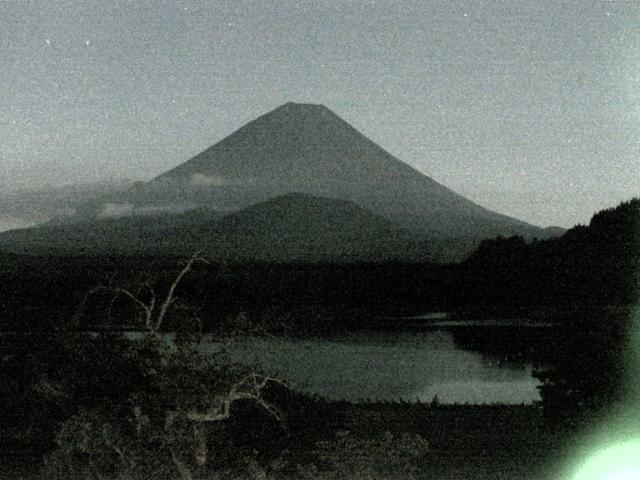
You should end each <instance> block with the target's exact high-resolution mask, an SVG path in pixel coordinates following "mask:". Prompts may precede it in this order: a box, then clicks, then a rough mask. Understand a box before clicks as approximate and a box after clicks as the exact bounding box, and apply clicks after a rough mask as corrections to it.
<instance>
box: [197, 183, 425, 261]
mask: <svg viewBox="0 0 640 480" xmlns="http://www.w3.org/2000/svg"><path fill="white" fill-rule="evenodd" d="M203 228H205V229H206V228H209V229H210V234H209V239H210V241H209V247H208V253H209V255H210V256H212V257H213V258H217V257H218V258H222V259H226V260H234V261H269V262H352V261H385V260H405V261H409V260H411V261H418V260H422V261H424V260H425V259H426V258H427V251H426V249H425V248H424V245H423V244H422V243H421V241H420V240H421V238H420V237H419V236H416V235H415V234H414V233H413V232H410V231H408V230H406V229H403V228H401V227H399V226H397V225H395V224H394V223H393V222H391V221H389V220H387V219H386V218H383V217H381V216H379V215H375V214H372V213H370V212H368V211H366V210H364V209H362V208H361V207H359V206H358V205H356V204H355V203H353V202H348V201H344V200H336V199H330V198H321V197H314V196H310V195H306V194H299V193H294V194H287V195H283V196H280V197H276V198H273V199H270V200H267V201H265V202H261V203H258V204H256V205H253V206H250V207H248V208H246V209H244V210H241V211H239V212H236V213H233V214H231V215H228V216H226V217H224V218H223V219H221V220H219V221H218V222H216V223H215V225H212V226H208V227H203ZM202 236H204V235H202Z"/></svg>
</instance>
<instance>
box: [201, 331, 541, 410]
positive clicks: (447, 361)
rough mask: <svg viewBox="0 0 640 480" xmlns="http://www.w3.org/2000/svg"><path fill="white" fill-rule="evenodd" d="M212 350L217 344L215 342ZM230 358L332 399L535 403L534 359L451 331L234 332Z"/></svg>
mask: <svg viewBox="0 0 640 480" xmlns="http://www.w3.org/2000/svg"><path fill="white" fill-rule="evenodd" d="M208 348H214V347H213V345H210V346H209V347H208ZM227 349H228V353H229V355H230V357H231V359H232V360H234V361H237V362H239V363H242V364H246V365H253V366H256V367H258V368H260V369H263V370H265V371H266V372H268V373H271V374H274V375H279V376H280V377H282V378H284V379H286V380H287V381H289V382H290V383H291V384H292V385H293V386H295V387H298V388H300V389H302V390H304V391H307V392H309V393H313V394H319V395H322V396H325V397H327V398H330V399H345V400H351V401H361V400H366V399H371V400H384V401H394V400H395V401H397V400H407V401H416V400H418V401H422V402H429V401H431V400H432V399H433V398H434V396H436V395H437V397H438V400H439V401H440V402H441V403H511V404H513V403H531V402H533V401H537V400H539V399H540V397H539V394H538V390H537V388H536V387H537V385H538V384H539V382H538V381H537V380H536V379H534V378H533V377H532V376H531V370H532V367H531V365H528V364H525V363H522V364H515V362H513V361H510V362H508V363H501V362H498V361H496V359H495V358H494V359H491V358H487V357H484V356H483V355H482V354H480V353H477V352H473V351H468V350H463V349H462V348H460V347H459V346H457V345H456V343H455V342H454V339H453V335H452V334H451V333H450V332H447V331H429V332H420V333H415V332H404V333H402V332H401V333H394V334H389V333H366V334H364V333H363V334H359V335H355V336H348V337H347V336H345V337H340V338H334V339H331V340H326V339H313V340H307V339H305V340H301V339H288V338H236V339H233V340H231V341H230V342H229V343H228V346H227Z"/></svg>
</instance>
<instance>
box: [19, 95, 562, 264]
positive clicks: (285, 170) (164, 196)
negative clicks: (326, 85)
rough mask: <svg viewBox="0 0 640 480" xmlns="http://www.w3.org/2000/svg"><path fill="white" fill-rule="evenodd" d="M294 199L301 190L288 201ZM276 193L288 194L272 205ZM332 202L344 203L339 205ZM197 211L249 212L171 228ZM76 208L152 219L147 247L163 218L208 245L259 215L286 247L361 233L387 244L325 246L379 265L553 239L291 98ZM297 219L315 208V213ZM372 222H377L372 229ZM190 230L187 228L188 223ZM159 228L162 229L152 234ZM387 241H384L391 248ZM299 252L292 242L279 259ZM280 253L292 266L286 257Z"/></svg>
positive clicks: (246, 227)
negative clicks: (157, 171) (178, 160)
mask: <svg viewBox="0 0 640 480" xmlns="http://www.w3.org/2000/svg"><path fill="white" fill-rule="evenodd" d="M293 192H297V194H296V195H293V196H291V195H290V194H292V193H293ZM276 197H281V198H280V199H279V200H278V201H277V202H270V200H271V199H275V198H276ZM318 199H320V200H318ZM332 199H333V200H335V201H336V202H335V203H332V202H331V200H332ZM345 202H346V203H345ZM256 204H260V205H261V206H260V208H258V209H257V210H255V209H254V208H252V206H255V205H256ZM320 206H321V208H320ZM346 206H349V207H348V208H347V207H346ZM194 207H203V208H205V209H208V210H209V211H215V212H219V213H220V214H223V215H224V214H229V213H232V212H239V211H241V210H246V211H245V212H244V213H242V214H239V215H237V216H231V217H230V218H231V219H234V218H235V219H236V220H237V222H236V223H234V222H233V221H232V220H227V221H225V222H222V223H220V224H216V227H215V228H211V224H210V223H209V220H210V219H209V218H208V217H206V216H205V217H203V218H202V219H198V218H196V217H197V215H195V216H194V215H190V216H188V217H185V218H187V219H188V221H186V223H185V222H182V223H184V225H182V224H181V226H180V227H179V228H175V229H174V228H172V227H171V222H173V221H174V220H175V219H176V218H182V217H178V216H175V215H173V216H172V215H171V213H172V212H173V213H175V212H182V211H184V210H186V209H192V208H194ZM285 207H286V208H285ZM303 207H304V208H303ZM332 209H337V211H342V212H343V213H344V212H349V214H348V215H347V214H344V215H341V216H340V215H338V216H333V217H332V218H334V220H332V222H329V221H328V220H327V219H328V218H330V217H331V214H330V213H329V212H330V211H331V210H332ZM272 210H273V211H272ZM78 211H79V214H78V217H79V218H84V219H85V220H86V219H90V222H89V223H91V222H92V221H94V222H97V223H96V224H95V225H96V227H95V228H98V231H101V229H103V228H108V230H109V231H110V232H111V231H112V230H113V229H114V228H116V227H118V228H119V225H120V223H122V222H120V223H118V222H116V224H117V225H116V224H114V225H115V226H113V225H111V224H109V226H108V227H105V226H104V225H103V224H102V223H101V221H102V220H108V219H118V218H121V217H127V216H135V215H144V214H148V213H149V212H152V213H153V214H154V215H155V216H156V217H155V218H156V219H155V220H154V219H151V220H149V221H147V222H146V223H144V225H143V226H142V224H141V226H140V227H139V228H138V226H137V225H138V223H139V222H138V223H135V222H134V223H133V224H132V225H136V227H135V228H134V229H133V230H135V232H137V233H136V235H138V237H139V240H140V241H141V242H142V243H141V245H143V246H144V245H145V241H146V240H148V242H147V243H146V244H147V245H150V243H149V242H151V243H153V242H154V240H153V238H156V237H157V232H156V230H157V229H156V230H153V229H154V228H155V227H154V226H153V225H154V224H155V223H154V222H157V221H161V222H164V223H162V229H166V232H169V231H171V232H173V233H167V234H166V235H164V234H163V235H164V236H165V237H166V238H171V239H179V238H182V237H181V235H182V236H187V237H188V236H192V237H193V240H194V241H197V242H198V243H199V242H201V241H204V240H205V239H206V238H212V237H216V238H221V237H220V236H219V234H221V232H223V231H224V232H226V233H225V234H224V238H226V239H228V240H229V241H226V243H225V244H226V245H228V246H229V249H232V248H231V245H232V243H233V242H236V241H238V242H240V243H243V242H241V241H240V240H238V239H239V238H240V237H237V236H234V234H233V232H231V227H232V226H233V225H236V227H237V229H240V230H242V231H245V232H252V233H251V235H250V237H251V238H253V237H256V234H255V232H254V231H253V229H252V227H251V225H250V223H251V221H250V220H251V219H253V221H254V223H256V225H262V227H264V228H263V230H260V229H258V230H256V231H260V232H263V233H264V235H267V233H268V234H269V235H271V237H269V238H272V237H273V238H275V237H277V236H278V235H281V236H287V238H289V240H291V241H290V242H289V243H292V242H294V240H295V241H298V240H299V241H300V242H307V243H308V245H315V244H314V243H313V242H315V240H317V239H325V240H326V241H327V242H330V243H333V244H334V245H335V244H336V242H338V243H339V242H340V239H348V241H347V240H345V242H347V243H350V244H354V242H355V240H354V239H357V238H366V239H371V238H373V237H380V240H381V242H377V241H376V242H373V243H372V242H371V241H370V240H367V242H368V243H367V242H365V243H367V245H368V247H367V248H364V247H363V248H361V249H359V250H358V253H357V255H356V247H354V248H353V249H351V250H349V251H348V252H351V253H348V252H347V251H346V250H345V251H344V252H343V250H344V249H342V250H340V248H337V247H336V248H333V249H332V250H327V251H326V252H330V251H331V252H334V251H335V252H338V251H340V252H343V253H345V252H346V253H345V255H346V256H347V257H349V258H352V257H353V255H352V254H354V255H356V256H358V257H363V256H366V257H367V258H373V257H375V255H370V254H372V253H373V252H382V251H384V252H386V253H385V254H384V255H380V258H398V257H397V255H394V254H393V251H392V250H393V249H397V250H399V251H400V250H407V248H409V247H407V245H413V246H416V245H419V248H418V250H419V254H418V255H417V257H421V258H430V259H433V260H440V261H451V260H459V259H461V258H463V257H464V256H466V255H467V254H468V253H470V252H471V251H472V250H473V249H474V248H475V247H476V246H477V245H478V244H479V243H480V241H482V240H483V239H486V238H492V237H496V236H498V235H503V236H510V235H522V236H524V237H528V238H531V237H538V238H545V237H549V236H552V235H551V234H550V232H547V231H545V230H543V229H541V228H538V227H535V226H533V225H529V224H527V223H525V222H522V221H519V220H516V219H514V218H510V217H507V216H505V215H500V214H498V213H495V212H492V211H490V210H487V209H485V208H483V207H481V206H479V205H477V204H475V203H473V202H472V201H470V200H468V199H466V198H464V197H462V196H460V195H458V194H457V193H455V192H453V191H451V190H449V189H448V188H446V187H444V186H443V185H441V184H439V183H438V182H436V181H434V180H433V179H431V178H429V177H428V176H426V175H424V174H422V173H420V172H419V171H417V170H415V169H414V168H412V167H410V166H409V165H407V164H405V163H403V162H401V161H400V160H398V159H397V158H396V157H394V156H393V155H391V154H390V153H388V152H387V151H385V150H384V149H383V148H381V147H380V146H378V145H377V144H375V143H374V142H372V141H371V140H369V139H368V138H367V137H365V136H364V135H362V134H361V133H360V132H358V131H357V130H356V129H355V128H353V127H352V126H351V125H349V124H348V123H347V122H345V121H344V120H342V119H341V118H340V117H339V116H338V115H336V114H335V113H334V112H332V111H331V110H329V109H328V108H326V107H324V106H322V105H310V104H296V103H287V104H285V105H282V106H280V107H278V108H276V109H275V110H272V111H271V112H269V113H266V114H265V115H262V116H260V117H258V118H256V119H255V120H253V121H251V122H249V123H247V124H246V125H245V126H243V127H241V128H240V129H238V130H236V131H235V132H233V133H232V134H231V135H229V136H228V137H226V138H224V139H223V140H221V141H220V142H218V143H216V144H215V145H213V146H212V147H210V148H208V149H206V150H204V151H203V152H201V153H200V154H198V155H196V156H195V157H193V158H192V159H190V160H188V161H187V162H185V163H183V164H181V165H179V166H177V167H175V168H173V169H171V170H169V171H167V172H165V173H164V174H162V175H160V176H158V177H156V178H154V179H152V180H151V181H149V182H139V183H137V184H135V185H134V186H133V187H132V188H131V189H130V190H128V191H127V192H125V193H119V194H117V195H110V196H109V195H108V196H102V197H100V198H97V199H95V200H94V201H92V202H90V203H88V204H86V205H84V206H83V207H82V208H80V209H78ZM196 212H197V211H196ZM256 212H257V213H256ZM301 212H307V214H308V218H307V217H305V215H307V214H304V213H301ZM158 215H160V217H158ZM163 215H164V216H165V217H166V218H164V217H162V216H163ZM161 217H162V218H164V219H162V218H161ZM91 219H93V220H91ZM157 219H160V220H157ZM265 219H269V221H273V222H276V223H278V225H280V227H282V226H289V227H290V228H291V229H292V230H296V229H298V230H299V229H306V230H305V231H306V232H307V233H308V235H307V237H308V238H306V237H305V238H306V240H305V238H303V237H304V236H302V237H300V236H298V237H296V236H295V235H293V236H292V235H288V234H286V232H285V231H284V230H286V229H284V230H283V229H282V228H281V229H280V230H278V228H279V227H278V228H276V226H274V227H273V228H266V227H265V226H264V225H263V224H264V221H263V220H265ZM365 219H366V222H371V223H373V224H375V227H374V226H372V227H371V228H367V227H366V225H365V223H366V222H365ZM125 220H126V219H125ZM125 220H123V222H124V224H126V223H127V222H126V221H125ZM240 220H242V221H240ZM310 222H311V223H313V222H315V223H317V225H311V224H310ZM354 222H355V223H354ZM384 222H389V225H393V228H391V227H388V228H387V227H384V225H387V224H385V223H384ZM112 223H113V222H112ZM187 225H190V227H189V228H186V226H187ZM198 225H200V226H203V225H208V226H206V227H203V228H200V227H197V226H198ZM241 227H242V228H241ZM262 227H261V228H262ZM289 227H288V228H289ZM383 227H384V228H383ZM87 228H89V227H87ZM90 228H91V229H93V228H94V227H90ZM131 228H133V227H131ZM256 228H257V227H256ZM283 228H284V227H283ZM322 229H335V230H336V232H337V231H338V230H339V231H340V232H341V233H340V235H342V236H340V235H337V234H336V235H334V236H331V235H329V236H327V235H322V234H320V233H319V232H320V231H321V230H322ZM151 230H153V231H154V232H156V233H154V234H153V235H151V236H149V235H148V232H150V231H151ZM91 231H92V232H93V231H94V230H91ZM163 231H165V230H163ZM374 231H375V232H374ZM179 232H182V233H179ZM278 232H279V233H278ZM356 232H357V233H356ZM384 232H387V233H384ZM94 233H95V232H94ZM276 233H278V235H276ZM20 235H27V236H29V235H31V234H30V233H28V232H26V233H24V234H20ZM96 235H97V234H96ZM154 235H155V237H154ZM8 237H10V236H7V238H8ZM112 237H113V235H112ZM196 237H197V238H196ZM311 237H313V238H311ZM410 237H411V238H410ZM136 238H137V237H136ZM185 238H186V237H185ZM247 238H249V237H247ZM145 239H146V240H145ZM296 239H297V240H296ZM385 239H386V241H387V243H388V245H386V246H383V245H382V243H384V241H385ZM183 240H184V239H183ZM232 240H233V241H232ZM181 241H182V240H181ZM185 241H186V240H185ZM256 241H258V240H256ZM189 242H190V241H189ZM189 242H187V243H188V244H189V245H191V243H189ZM363 242H364V240H363ZM116 243H117V242H116ZM156 243H158V242H156ZM165 243H166V242H159V244H162V245H164V244H165ZM183 243H184V242H183ZM245 243H246V242H245ZM258 243H259V242H258ZM272 243H273V244H275V243H277V242H275V240H274V242H272ZM374 243H375V245H374ZM354 245H355V244H354ZM401 245H404V246H401ZM157 246H158V245H156V247H157ZM374 247H375V248H374ZM163 248H164V247H163ZM265 248H266V247H265ZM323 248H324V247H323ZM412 249H413V247H411V248H409V250H412ZM293 250H294V249H293V247H291V248H289V247H287V248H286V249H283V250H282V252H291V251H293ZM418 250H416V251H418ZM238 251H239V252H240V250H238ZM242 251H243V252H244V251H252V250H251V249H249V248H245V249H244V250H242ZM321 251H323V250H322V249H321V248H320V247H317V248H316V247H314V248H313V249H310V250H309V251H308V252H307V251H306V250H305V251H304V252H303V251H302V250H301V251H300V252H299V253H300V255H298V256H297V257H296V258H298V257H300V258H302V257H304V258H307V257H309V258H311V257H310V255H311V256H312V257H313V256H315V257H317V256H318V255H316V253H318V252H321ZM305 252H306V253H305ZM313 252H316V253H313ZM365 252H366V255H364V253H365ZM243 255H244V254H243ZM340 255H341V256H343V255H342V253H340ZM320 256H321V257H322V258H325V257H326V258H329V257H330V255H324V254H323V255H320ZM275 257H277V258H279V259H280V258H281V257H282V258H283V259H285V258H284V257H286V255H284V254H283V255H280V254H278V255H276V256H275ZM275 257H274V258H275ZM315 257H314V258H315ZM412 257H413V255H412ZM417 257H416V258H417ZM345 258H346V257H345ZM283 261H284V260H283Z"/></svg>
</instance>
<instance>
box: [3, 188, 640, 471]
mask: <svg viewBox="0 0 640 480" xmlns="http://www.w3.org/2000/svg"><path fill="white" fill-rule="evenodd" d="M639 220H640V201H639V200H634V201H631V202H628V203H625V204H622V205H620V206H619V207H618V208H616V209H612V210H609V211H605V212H600V213H598V214H596V215H595V216H594V218H593V220H592V222H591V224H590V225H589V226H588V227H576V228H575V229H572V230H570V231H569V232H567V233H566V234H565V235H564V236H563V237H560V238H558V239H552V240H545V241H540V242H533V243H530V244H527V243H525V242H523V241H522V240H521V239H518V238H511V239H496V240H492V241H487V242H484V243H483V244H482V245H481V246H480V248H479V249H478V251H477V252H475V253H474V254H473V255H472V256H471V257H470V258H469V259H468V260H467V261H466V262H464V263H461V264H456V265H445V266H437V265H426V264H425V265H403V264H386V265H365V264H361V265H305V264H300V265H271V264H261V265H219V264H209V263H206V262H205V261H201V260H204V259H200V258H198V257H197V256H194V257H193V258H192V259H191V261H189V262H188V263H185V261H184V259H171V258H157V257H156V258H154V257H64V258H63V257H54V256H47V257H29V256H12V255H2V256H1V261H2V267H3V268H2V270H1V273H0V291H1V295H2V296H1V308H2V313H1V314H0V320H1V322H2V330H3V331H4V333H3V334H2V336H1V337H0V339H1V345H0V376H1V378H0V397H1V398H2V400H3V401H2V404H1V405H0V418H1V419H2V421H1V423H0V429H1V432H0V439H1V441H2V442H3V445H2V446H1V447H0V450H1V451H2V452H3V453H2V461H3V462H4V466H3V469H2V471H3V472H14V475H15V476H16V477H17V478H21V477H24V476H25V475H27V474H32V475H40V476H41V478H51V479H56V478H58V479H67V478H71V479H73V478H83V479H85V478H96V479H97V478H105V477H106V478H120V479H129V478H131V479H134V478H135V479H146V478H154V479H162V478H167V479H169V478H171V479H174V478H180V479H182V480H187V479H205V478H206V479H213V478H256V479H267V478H270V479H280V478H299V479H311V478H320V479H333V478H336V479H337V478H363V479H365V478H412V477H414V478H456V475H457V478H474V479H475V478H540V477H541V475H540V472H541V471H544V470H545V469H547V470H548V471H550V470H549V469H551V466H552V464H553V462H554V460H555V459H556V457H557V456H558V455H561V452H562V445H563V442H564V440H565V439H566V438H567V436H570V435H571V434H572V432H576V431H578V430H579V429H580V428H584V426H585V425H586V424H588V423H590V422H594V421H597V419H598V418H599V416H600V415H602V414H603V413H604V412H606V410H607V409H608V408H609V407H611V406H612V405H615V404H616V402H619V401H620V400H621V399H622V396H623V394H624V392H625V380H626V375H627V373H628V372H627V371H626V370H625V362H624V360H625V358H626V357H627V356H628V355H629V351H628V349H627V343H628V338H627V336H628V333H629V329H630V323H629V322H630V319H631V315H630V313H631V307H632V305H633V303H634V300H635V298H636V297H635V295H636V294H637V290H638V276H637V271H638V270H637V269H638V267H639V265H638V250H637V246H638V244H639V242H638V240H639V238H640V237H639V232H640V229H639ZM532 307H536V308H538V309H540V307H542V308H541V310H543V311H545V312H552V315H545V316H544V320H545V321H551V322H552V323H553V324H554V325H555V327H556V329H555V330H554V332H555V333H554V337H553V338H552V340H551V341H549V342H545V344H546V349H545V350H544V351H541V350H536V349H533V350H531V348H532V345H533V344H534V343H535V342H534V339H533V338H529V340H530V342H529V343H527V339H526V338H525V337H523V336H520V337H516V336H513V335H511V334H510V333H509V332H507V331H503V332H502V334H500V335H502V336H500V335H498V334H497V333H496V332H497V331H496V330H494V331H493V333H492V335H491V336H489V337H482V336H481V335H478V334H471V333H470V332H466V334H465V332H462V331H461V332H458V336H457V341H458V342H461V343H463V344H464V345H465V347H466V348H469V349H474V350H478V351H481V352H483V353H486V354H488V355H497V356H499V357H503V358H505V359H506V360H508V358H509V356H511V355H531V356H533V357H536V356H537V357H536V358H537V359H538V360H539V362H538V363H539V368H538V371H537V373H536V375H537V376H538V377H539V378H540V379H541V381H542V386H541V396H542V403H541V405H535V406H522V407H507V406H492V407H490V406H485V407H481V406H475V407H472V406H439V405H437V404H433V405H380V404H368V405H351V404H344V403H330V402H325V401H322V400H321V399H315V398H308V397H306V396H304V395H302V394H300V393H299V392H294V391H291V390H290V389H289V388H288V387H287V386H286V385H283V384H282V383H281V382H280V381H279V380H278V379H275V378H270V377H269V376H268V375H267V372H256V371H252V370H249V369H247V368H246V367H240V366H238V365H234V364H231V363H230V362H229V361H228V360H227V359H226V358H225V355H224V351H221V352H220V353H218V354H215V355H213V356H209V357H204V356H203V355H202V354H201V353H200V352H198V349H197V346H198V342H199V341H200V339H201V336H202V333H203V332H213V333H214V334H215V335H217V336H218V337H219V338H220V340H221V341H222V342H224V339H225V338H227V337H228V336H229V335H233V334H235V333H239V332H240V333H244V334H247V333H249V334H265V333H280V334H291V335H298V334H303V333H304V334H310V333H311V334H326V333H331V332H335V331H344V330H349V329H362V328H390V327H393V325H390V324H389V321H388V318H389V317H390V316H396V315H400V314H409V313H417V312H420V311H423V310H425V309H447V310H461V311H462V310H465V311H468V310H470V309H472V310H473V312H474V315H479V317H478V318H481V317H482V316H489V315H491V316H494V315H512V314H513V312H522V311H526V310H527V309H531V308H532ZM381 318H384V319H387V320H384V321H381V320H380V319H381ZM126 329H131V330H136V331H139V332H142V334H143V335H142V338H141V339H140V340H137V341H132V340H126V339H125V338H124V337H123V336H122V330H126ZM167 332H176V334H177V336H176V342H175V346H171V345H169V344H167V343H166V342H165V341H164V340H163V337H164V335H165V334H166V333H167ZM510 335H511V336H510ZM539 343H540V344H542V343H543V342H539ZM25 468H26V470H24V471H22V470H21V469H25ZM16 472H17V473H16Z"/></svg>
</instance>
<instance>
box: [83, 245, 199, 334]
mask: <svg viewBox="0 0 640 480" xmlns="http://www.w3.org/2000/svg"><path fill="white" fill-rule="evenodd" d="M197 262H201V263H207V264H208V263H209V261H208V260H207V259H206V258H204V257H203V256H202V255H201V252H200V251H198V252H196V253H195V254H193V255H192V256H191V258H190V259H189V260H188V261H187V263H186V264H185V266H184V267H183V268H182V270H180V272H179V273H178V275H176V277H175V278H174V280H173V282H172V283H171V285H170V287H169V290H168V292H167V294H166V296H165V298H164V299H163V300H162V302H160V303H158V299H157V296H156V292H155V289H154V288H153V286H152V285H151V284H150V283H149V282H148V281H147V282H144V283H143V284H142V285H141V286H140V287H139V288H138V289H137V291H135V293H134V292H132V291H131V290H128V289H126V288H123V287H115V286H113V285H111V284H110V285H99V286H97V287H94V288H92V289H91V290H89V291H88V292H87V293H86V294H85V296H84V298H83V300H82V302H81V305H80V308H79V309H78V310H77V312H76V314H75V315H74V317H73V320H72V321H73V323H74V324H75V325H79V323H80V320H81V318H82V316H83V314H84V310H85V308H86V305H87V304H88V302H89V299H90V298H91V297H92V296H93V295H96V294H98V293H109V294H112V298H111V301H110V304H109V309H108V311H109V314H110V312H111V308H112V307H113V304H114V302H115V301H116V300H117V298H118V297H121V296H122V297H125V298H127V299H129V300H131V302H132V303H133V305H134V306H136V307H137V308H138V309H139V310H140V312H141V313H142V315H143V317H142V318H143V324H144V329H145V330H146V331H148V332H149V333H153V334H158V333H159V332H160V328H161V327H162V323H163V321H164V320H165V318H166V316H167V312H168V311H169V309H170V307H171V306H172V305H173V304H174V303H175V301H176V295H175V292H176V288H177V287H178V285H180V283H181V282H182V279H183V278H184V276H185V275H186V274H187V273H189V272H190V271H191V270H192V268H193V265H194V264H195V263H197ZM143 291H146V292H148V294H149V299H148V300H146V301H144V300H142V299H141V295H142V292H143Z"/></svg>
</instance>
